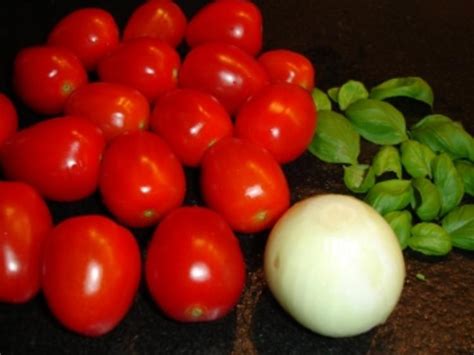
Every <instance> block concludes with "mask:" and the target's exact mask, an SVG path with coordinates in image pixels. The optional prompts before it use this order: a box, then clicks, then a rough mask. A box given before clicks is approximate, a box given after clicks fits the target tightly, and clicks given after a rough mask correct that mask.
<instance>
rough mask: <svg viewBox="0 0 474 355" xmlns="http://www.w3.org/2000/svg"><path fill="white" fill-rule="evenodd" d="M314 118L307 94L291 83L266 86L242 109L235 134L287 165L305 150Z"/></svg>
mask: <svg viewBox="0 0 474 355" xmlns="http://www.w3.org/2000/svg"><path fill="white" fill-rule="evenodd" d="M316 119H317V117H316V108H315V105H314V102H313V98H312V97H311V94H310V93H309V91H306V90H304V89H303V88H301V87H300V86H298V85H295V84H286V83H284V84H270V85H268V86H266V87H264V88H263V89H262V90H261V91H259V92H258V93H257V94H256V95H255V96H253V97H252V98H250V99H249V101H247V102H246V103H245V104H244V105H243V106H242V109H241V110H240V111H239V114H238V115H237V119H236V121H235V135H236V136H237V137H241V138H245V139H248V140H250V141H252V142H254V143H255V144H259V145H261V146H262V147H264V148H266V149H267V150H268V151H269V152H270V153H271V154H272V155H273V157H274V158H275V159H276V160H277V161H278V162H279V163H288V162H290V161H292V160H294V159H296V158H298V157H299V156H300V155H301V154H302V153H303V152H305V151H306V148H307V147H308V144H309V143H310V142H311V139H312V138H313V135H314V130H315V129H316Z"/></svg>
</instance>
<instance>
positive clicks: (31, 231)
mask: <svg viewBox="0 0 474 355" xmlns="http://www.w3.org/2000/svg"><path fill="white" fill-rule="evenodd" d="M0 196H1V198H0V301H1V302H9V303H23V302H27V301H29V300H31V299H32V298H33V297H34V296H35V295H36V294H37V293H38V291H39V289H40V279H41V255H42V251H43V243H44V241H45V238H46V236H47V234H48V233H49V231H50V230H51V228H52V218H51V214H50V212H49V209H48V206H47V205H46V203H45V201H44V200H43V199H42V197H41V196H40V195H39V194H38V192H36V190H35V189H33V188H32V187H31V186H30V185H28V184H25V183H23V182H9V181H0Z"/></svg>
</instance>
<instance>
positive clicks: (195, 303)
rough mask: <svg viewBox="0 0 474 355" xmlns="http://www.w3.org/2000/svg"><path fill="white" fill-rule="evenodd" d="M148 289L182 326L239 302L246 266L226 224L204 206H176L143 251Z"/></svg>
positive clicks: (213, 316) (215, 315)
mask: <svg viewBox="0 0 474 355" xmlns="http://www.w3.org/2000/svg"><path fill="white" fill-rule="evenodd" d="M145 276H146V282H147V285H148V289H149V290H150V293H151V295H152V297H153V299H154V300H155V302H156V303H157V305H158V306H159V307H160V308H161V309H162V310H163V312H164V313H165V314H166V315H167V316H169V317H170V318H172V319H174V320H178V321H181V322H198V321H213V320H216V319H219V318H222V317H224V316H225V315H226V314H228V313H229V312H230V311H231V309H232V308H233V307H234V306H235V304H236V303H237V302H238V300H239V297H240V295H241V293H242V290H243V287H244V282H245V264H244V260H243V256H242V252H241V250H240V245H239V241H238V239H237V238H236V237H235V235H234V234H233V232H232V230H231V229H230V227H229V225H228V224H227V223H226V222H225V220H224V219H223V218H222V217H221V216H219V215H218V214H217V213H215V212H214V211H212V210H209V209H207V208H203V207H181V208H178V209H176V210H174V211H173V212H171V213H170V214H169V215H168V216H166V217H165V218H164V219H163V221H162V222H161V223H160V224H159V225H158V228H157V229H156V230H155V232H154V234H153V237H152V239H151V242H150V244H149V246H148V250H147V258H146V263H145Z"/></svg>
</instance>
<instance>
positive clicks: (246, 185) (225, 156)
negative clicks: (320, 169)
mask: <svg viewBox="0 0 474 355" xmlns="http://www.w3.org/2000/svg"><path fill="white" fill-rule="evenodd" d="M201 191H202V195H203V198H204V201H205V202H206V204H207V205H208V206H209V207H210V208H212V209H214V210H215V211H217V212H218V213H220V214H221V215H222V216H223V217H224V218H225V219H226V221H227V222H228V223H229V224H230V226H231V227H232V228H233V229H234V230H236V231H238V232H243V233H254V232H260V231H262V230H264V229H267V228H270V227H271V226H273V224H274V223H275V222H276V220H277V219H278V218H279V217H280V216H281V215H282V213H283V212H284V211H286V209H287V208H288V206H289V204H290V193H289V187H288V183H287V181H286V177H285V175H284V173H283V170H282V169H281V167H280V165H278V163H277V162H276V160H275V159H274V158H273V157H272V156H271V154H270V153H269V152H268V151H267V150H265V149H264V148H262V147H260V146H257V145H255V144H253V143H251V142H248V141H245V140H242V139H239V138H223V139H221V140H220V141H219V142H217V143H216V144H214V145H213V146H212V147H210V148H209V149H208V150H207V152H206V154H204V158H203V161H202V165H201Z"/></svg>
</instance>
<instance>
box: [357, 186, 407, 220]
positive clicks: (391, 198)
mask: <svg viewBox="0 0 474 355" xmlns="http://www.w3.org/2000/svg"><path fill="white" fill-rule="evenodd" d="M365 200H366V202H368V203H369V204H370V205H371V206H372V207H374V208H375V209H376V210H377V211H378V212H379V213H380V214H382V215H384V214H386V213H388V212H392V211H400V210H402V209H404V208H405V207H407V206H408V205H409V204H410V202H412V200H413V188H412V186H411V181H410V180H396V179H395V180H386V181H382V182H378V183H376V184H375V185H374V186H373V187H372V188H371V189H370V190H369V192H368V193H367V196H366V197H365Z"/></svg>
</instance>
